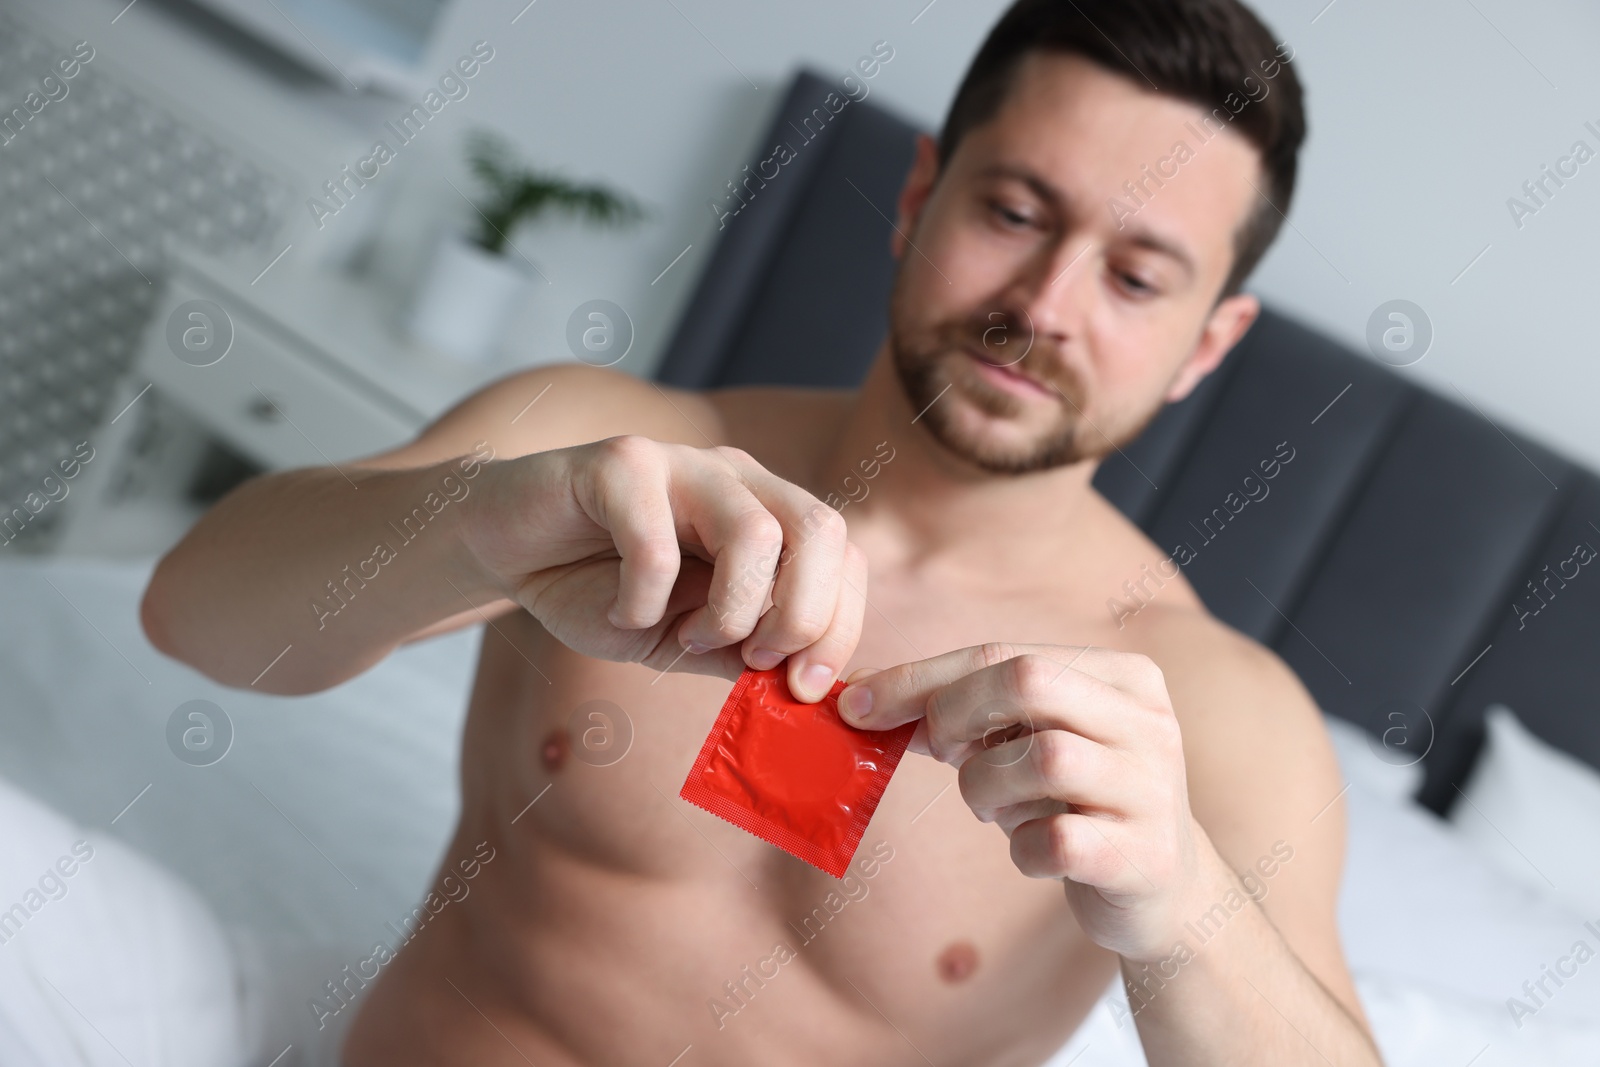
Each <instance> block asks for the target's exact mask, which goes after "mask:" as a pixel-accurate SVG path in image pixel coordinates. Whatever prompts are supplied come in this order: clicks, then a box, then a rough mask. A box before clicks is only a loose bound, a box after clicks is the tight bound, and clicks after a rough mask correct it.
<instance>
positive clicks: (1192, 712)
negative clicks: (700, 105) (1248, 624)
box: [1140, 605, 1322, 752]
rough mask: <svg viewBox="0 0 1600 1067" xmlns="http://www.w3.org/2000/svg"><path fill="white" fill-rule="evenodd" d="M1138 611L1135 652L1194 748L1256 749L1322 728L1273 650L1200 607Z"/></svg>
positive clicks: (1291, 672) (1297, 682) (1292, 675)
mask: <svg viewBox="0 0 1600 1067" xmlns="http://www.w3.org/2000/svg"><path fill="white" fill-rule="evenodd" d="M1145 614H1147V615H1148V616H1149V617H1148V618H1147V619H1144V618H1142V619H1141V620H1140V622H1141V623H1142V626H1141V629H1142V631H1143V633H1142V641H1141V643H1142V645H1143V646H1144V648H1143V651H1144V652H1145V654H1146V655H1148V656H1149V657H1150V658H1151V659H1152V660H1154V661H1155V663H1156V665H1157V666H1158V667H1160V668H1161V671H1162V674H1163V676H1164V677H1165V678H1166V681H1167V691H1168V694H1169V695H1170V696H1171V698H1172V703H1173V710H1174V712H1176V714H1177V716H1178V721H1179V724H1180V726H1181V727H1182V728H1183V729H1184V732H1185V734H1186V735H1192V740H1193V741H1194V743H1195V745H1196V747H1197V748H1200V749H1204V750H1209V749H1210V748H1211V747H1212V746H1213V745H1216V746H1226V747H1228V748H1230V749H1233V750H1234V751H1235V752H1243V751H1246V750H1259V751H1261V752H1264V751H1266V750H1270V749H1273V748H1276V747H1279V746H1281V745H1284V744H1295V743H1297V742H1298V741H1299V740H1301V739H1304V738H1305V737H1306V735H1307V734H1321V733H1322V724H1321V718H1320V711H1319V710H1318V708H1317V704H1316V701H1315V700H1314V699H1313V698H1312V696H1311V694H1310V692H1308V691H1307V689H1306V687H1305V685H1304V683H1302V682H1301V680H1300V677H1299V676H1298V675H1297V674H1295V672H1294V670H1293V669H1292V668H1290V667H1289V665H1288V664H1287V663H1285V662H1284V661H1283V659H1282V657H1280V656H1279V655H1278V654H1277V653H1276V652H1275V651H1273V650H1272V649H1270V648H1268V647H1267V646H1265V645H1263V644H1262V643H1261V642H1259V641H1257V640H1256V639H1254V638H1253V637H1250V636H1249V635H1248V634H1244V633H1241V632H1240V631H1239V630H1237V629H1235V628H1233V627H1232V626H1229V625H1228V624H1227V623H1225V622H1223V621H1222V620H1221V619H1219V618H1217V617H1216V616H1215V615H1212V614H1211V613H1210V612H1209V611H1207V610H1206V609H1205V607H1204V606H1203V605H1196V606H1188V605H1179V606H1171V607H1167V606H1159V605H1152V607H1151V608H1150V609H1149V610H1148V611H1147V612H1146V613H1145Z"/></svg>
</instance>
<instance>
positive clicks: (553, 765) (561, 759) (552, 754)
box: [540, 730, 572, 774]
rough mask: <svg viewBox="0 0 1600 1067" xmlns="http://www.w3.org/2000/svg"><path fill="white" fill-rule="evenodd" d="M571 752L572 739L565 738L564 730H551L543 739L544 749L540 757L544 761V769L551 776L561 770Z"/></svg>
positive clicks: (565, 732)
mask: <svg viewBox="0 0 1600 1067" xmlns="http://www.w3.org/2000/svg"><path fill="white" fill-rule="evenodd" d="M571 752H572V738H570V737H569V736H567V731H565V730H552V731H550V733H549V735H548V736H547V737H546V738H545V739H544V748H543V749H542V750H541V753H540V755H541V756H542V758H543V760H544V769H545V770H547V771H550V772H551V773H552V774H553V773H555V772H556V771H559V770H560V769H561V766H562V764H564V763H566V762H567V756H568V754H570V753H571Z"/></svg>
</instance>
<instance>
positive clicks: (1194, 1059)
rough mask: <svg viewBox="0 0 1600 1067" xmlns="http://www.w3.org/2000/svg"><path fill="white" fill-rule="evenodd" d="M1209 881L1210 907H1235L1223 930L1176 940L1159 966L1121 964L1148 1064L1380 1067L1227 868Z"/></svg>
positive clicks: (1354, 1026) (1360, 1030)
mask: <svg viewBox="0 0 1600 1067" xmlns="http://www.w3.org/2000/svg"><path fill="white" fill-rule="evenodd" d="M1220 865H1221V861H1220V860H1219V861H1218V866H1219V867H1220ZM1213 884H1214V889H1213V891H1212V902H1213V903H1219V904H1223V903H1224V901H1225V900H1226V901H1228V902H1234V901H1237V900H1239V899H1241V898H1242V900H1243V902H1244V903H1243V906H1242V907H1239V908H1238V910H1237V911H1232V910H1229V911H1228V912H1227V914H1228V916H1229V917H1228V918H1227V920H1226V923H1225V924H1223V925H1221V927H1220V928H1212V927H1209V926H1208V927H1204V928H1202V929H1201V930H1200V933H1199V934H1196V935H1195V936H1194V937H1193V938H1192V939H1191V938H1190V937H1189V936H1188V935H1187V934H1186V935H1185V937H1184V938H1183V939H1182V940H1181V941H1180V942H1179V943H1178V944H1176V945H1174V946H1173V952H1172V954H1171V955H1170V956H1168V957H1167V958H1165V959H1163V960H1160V961H1155V962H1149V963H1134V962H1131V961H1129V960H1127V959H1124V960H1123V961H1122V977H1123V981H1124V984H1125V986H1126V987H1127V990H1128V1006H1129V1009H1130V1012H1131V1014H1132V1018H1133V1021H1134V1022H1135V1023H1136V1025H1137V1026H1138V1028H1139V1039H1140V1042H1141V1044H1142V1045H1143V1046H1144V1051H1145V1057H1146V1058H1147V1059H1148V1060H1149V1062H1150V1065H1151V1067H1211V1065H1216V1067H1223V1065H1226V1067H1249V1065H1252V1064H1260V1065H1262V1067H1267V1065H1272V1067H1284V1065H1290V1064H1306V1065H1312V1064H1315V1065H1318V1067H1325V1065H1326V1064H1330V1063H1333V1064H1338V1065H1339V1067H1363V1065H1372V1067H1381V1065H1382V1059H1381V1058H1380V1057H1379V1055H1378V1052H1377V1050H1376V1049H1375V1048H1374V1047H1373V1045H1372V1042H1371V1041H1370V1040H1369V1038H1368V1036H1367V1033H1366V1031H1365V1028H1364V1027H1363V1026H1362V1025H1361V1024H1360V1023H1358V1022H1357V1021H1356V1020H1355V1019H1354V1018H1352V1017H1351V1015H1350V1013H1349V1012H1348V1011H1347V1010H1346V1009H1345V1007H1344V1006H1343V1005H1342V1004H1340V1002H1339V1001H1338V1000H1337V999H1336V998H1335V997H1334V996H1333V995H1332V994H1330V993H1329V992H1328V990H1327V989H1326V988H1325V987H1324V986H1323V985H1322V984H1321V983H1320V982H1318V981H1317V979H1316V978H1315V977H1314V976H1313V975H1312V974H1311V972H1310V971H1308V970H1307V969H1306V967H1305V965H1304V964H1303V963H1301V962H1300V959H1299V957H1297V956H1296V955H1295V953H1294V951H1293V950H1292V949H1291V948H1290V947H1289V945H1288V944H1287V943H1286V942H1285V941H1284V940H1283V937H1282V935H1280V934H1279V933H1278V930H1277V928H1276V927H1274V926H1273V925H1272V922H1271V920H1269V919H1268V918H1267V915H1266V913H1265V912H1264V911H1263V910H1262V909H1261V907H1260V906H1259V905H1258V904H1257V903H1256V902H1255V901H1254V900H1253V899H1251V897H1250V895H1249V894H1248V892H1247V891H1246V889H1245V888H1244V887H1243V886H1242V885H1241V884H1240V883H1239V881H1238V879H1237V878H1236V877H1234V876H1233V874H1232V872H1221V871H1219V873H1218V874H1217V876H1216V878H1215V880H1214V883H1213ZM1230 890H1231V891H1232V892H1233V893H1236V894H1238V896H1237V897H1230V896H1229V892H1230ZM1224 907H1225V908H1226V907H1227V905H1226V904H1224ZM1196 918H1197V919H1198V916H1197V917H1196ZM1195 929H1196V927H1194V925H1193V923H1191V924H1190V925H1189V926H1188V927H1186V930H1187V931H1189V932H1191V933H1192V932H1193V931H1194V930H1195ZM1202 936H1203V938H1204V939H1203V940H1202ZM1126 1021H1127V1020H1126V1019H1125V1018H1124V1019H1119V1020H1118V1022H1119V1023H1121V1024H1125V1023H1126Z"/></svg>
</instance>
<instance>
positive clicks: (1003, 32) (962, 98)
mask: <svg viewBox="0 0 1600 1067" xmlns="http://www.w3.org/2000/svg"><path fill="white" fill-rule="evenodd" d="M1033 51H1045V52H1052V53H1057V54H1069V55H1078V56H1082V57H1083V58H1085V59H1088V60H1090V61H1091V62H1093V63H1095V64H1097V65H1099V66H1101V67H1103V68H1105V69H1107V70H1110V71H1112V72H1113V73H1116V74H1121V75H1123V76H1125V77H1127V78H1129V79H1131V80H1133V81H1135V82H1137V83H1138V84H1140V85H1142V86H1149V87H1150V88H1152V89H1154V90H1155V91H1156V92H1159V93H1163V94H1165V95H1167V96H1172V97H1176V98H1178V99H1180V100H1185V101H1188V102H1189V103H1193V104H1195V105H1197V106H1199V107H1200V108H1202V109H1203V110H1205V111H1207V112H1212V113H1214V114H1215V116H1216V119H1217V120H1220V121H1221V122H1222V124H1223V125H1225V126H1228V127H1231V128H1232V129H1234V130H1235V131H1236V132H1238V133H1239V134H1240V135H1241V136H1242V137H1244V138H1245V139H1246V140H1247V141H1248V142H1249V143H1250V144H1251V145H1253V146H1254V147H1255V148H1256V150H1257V152H1258V153H1259V154H1260V156H1261V170H1262V174H1263V177H1264V179H1265V182H1264V185H1262V186H1261V187H1260V193H1261V196H1260V197H1259V198H1258V203H1257V204H1256V207H1255V210H1254V211H1252V212H1251V214H1250V217H1249V218H1248V219H1246V220H1245V223H1244V224H1243V225H1242V226H1240V227H1239V230H1238V232H1237V233H1236V234H1235V235H1234V249H1233V252H1234V255H1233V268H1232V270H1231V272H1230V273H1229V275H1228V279H1227V281H1226V283H1225V284H1224V285H1223V287H1222V293H1221V296H1222V297H1227V296H1232V295H1233V294H1235V293H1237V292H1238V291H1239V289H1240V287H1241V286H1243V284H1244V280H1245V279H1246V278H1247V277H1249V275H1250V272H1251V271H1252V270H1254V269H1255V266H1256V264H1257V263H1258V262H1260V260H1261V257H1262V256H1263V255H1265V254H1266V251H1267V249H1268V248H1269V247H1271V245H1272V242H1273V239H1274V238H1275V237H1277V235H1278V228H1279V226H1280V225H1281V224H1282V222H1283V219H1284V216H1286V215H1287V214H1288V213H1289V203H1290V201H1291V200H1292V199H1293V197H1294V182H1295V169H1296V159H1297V157H1298V155H1299V151H1300V145H1301V142H1303V141H1304V140H1305V136H1306V117H1305V109H1304V96H1303V93H1302V91H1301V87H1300V80H1299V79H1298V78H1297V77H1296V76H1295V72H1294V69H1293V67H1292V65H1291V64H1290V62H1289V59H1290V58H1292V56H1293V52H1292V50H1291V51H1290V52H1288V54H1287V55H1285V54H1284V53H1283V52H1280V51H1279V48H1278V45H1277V44H1276V43H1275V42H1274V41H1273V39H1272V33H1271V31H1270V30H1268V29H1267V27H1266V26H1265V25H1264V24H1263V23H1262V22H1261V20H1260V19H1259V18H1257V17H1256V16H1255V14H1254V13H1253V12H1251V11H1250V9H1249V8H1247V7H1245V6H1244V5H1243V4H1241V3H1239V2H1238V0H1017V2H1016V3H1014V4H1012V5H1011V7H1010V8H1009V9H1008V10H1007V11H1006V13H1005V14H1004V15H1002V16H1001V17H1000V21H999V22H997V23H995V26H994V29H992V30H990V31H989V36H988V38H987V39H986V40H985V41H984V42H983V47H982V48H980V49H979V50H978V54H977V56H976V57H975V58H974V59H973V61H972V65H971V66H970V67H968V68H967V73H966V77H965V78H963V79H962V82H961V87H960V88H959V89H958V90H957V91H956V96H955V100H954V101H952V103H951V105H950V112H949V114H948V115H946V117H945V122H944V129H943V131H942V132H941V133H940V135H939V166H940V168H941V170H942V169H943V168H944V166H945V165H946V164H947V163H949V161H950V157H951V156H952V155H953V154H954V153H955V150H956V145H957V144H958V143H959V142H960V140H961V138H962V137H963V136H964V135H965V134H966V133H967V131H968V130H970V129H972V128H973V127H975V126H980V125H982V124H983V123H985V122H987V121H988V120H989V119H991V118H993V117H994V115H995V113H996V112H997V111H998V110H999V109H1000V105H1001V104H1002V103H1003V102H1004V100H1005V96H1006V93H1007V92H1008V91H1009V89H1010V86H1011V81H1012V78H1013V75H1014V74H1015V73H1016V70H1017V67H1018V66H1019V65H1020V63H1021V60H1022V59H1023V57H1024V56H1026V55H1027V54H1028V53H1030V52H1033ZM1263 86H1264V87H1265V91H1264V92H1263V90H1262V87H1263ZM1257 94H1260V95H1257ZM1241 102H1243V103H1242V106H1241ZM1196 147H1197V146H1196ZM1130 177H1134V176H1132V175H1130Z"/></svg>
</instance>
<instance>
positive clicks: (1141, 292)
mask: <svg viewBox="0 0 1600 1067" xmlns="http://www.w3.org/2000/svg"><path fill="white" fill-rule="evenodd" d="M1117 277H1118V278H1119V279H1120V280H1121V281H1122V284H1123V285H1124V286H1126V287H1127V288H1128V289H1129V290H1130V291H1132V292H1133V293H1134V295H1136V296H1148V295H1150V294H1151V293H1154V292H1155V291H1156V287H1155V286H1153V285H1150V284H1149V283H1147V282H1146V281H1145V280H1144V279H1143V278H1140V277H1139V276H1138V275H1136V274H1127V273H1120V274H1118V275H1117Z"/></svg>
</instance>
